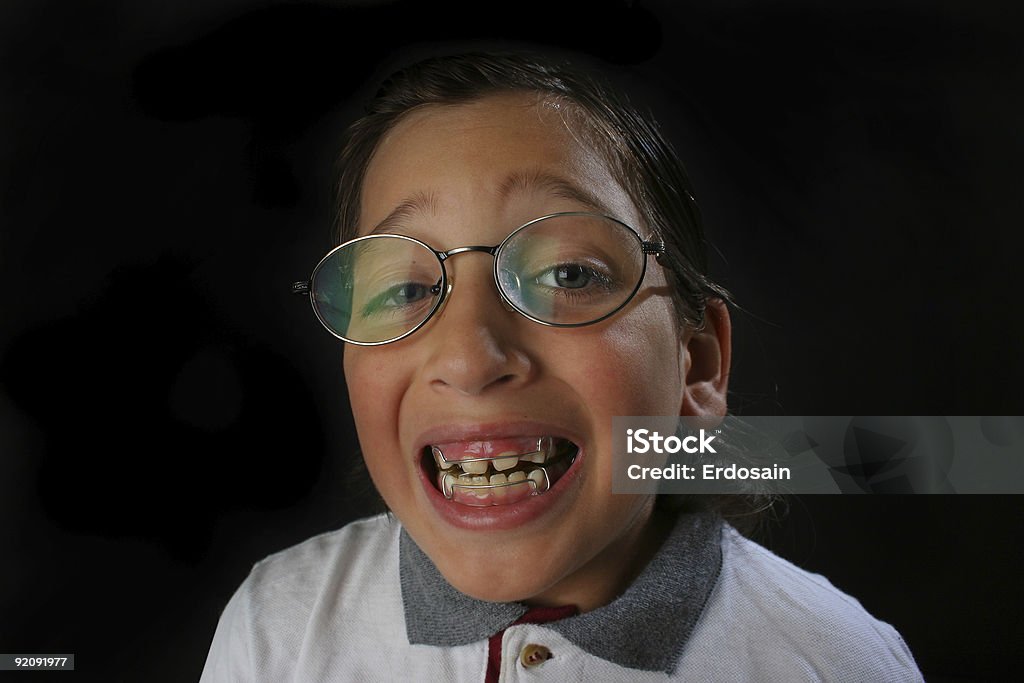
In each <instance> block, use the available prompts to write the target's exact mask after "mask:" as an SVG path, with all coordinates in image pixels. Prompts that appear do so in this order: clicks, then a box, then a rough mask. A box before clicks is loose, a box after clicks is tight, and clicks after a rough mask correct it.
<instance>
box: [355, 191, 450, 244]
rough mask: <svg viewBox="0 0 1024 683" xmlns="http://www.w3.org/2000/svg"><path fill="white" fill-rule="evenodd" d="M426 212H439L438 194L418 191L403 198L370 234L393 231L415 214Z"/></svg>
mask: <svg viewBox="0 0 1024 683" xmlns="http://www.w3.org/2000/svg"><path fill="white" fill-rule="evenodd" d="M425 213H437V195H436V194H435V193H433V192H417V193H416V194H414V195H412V196H411V197H409V198H407V199H404V200H402V201H401V202H400V203H399V204H398V206H396V207H395V208H393V209H392V210H391V213H389V214H388V215H387V216H385V217H384V220H382V221H381V222H380V223H378V224H377V225H376V226H374V228H373V230H371V231H370V232H369V234H371V235H373V234H375V233H386V232H393V231H394V229H395V228H396V227H398V226H400V225H402V224H403V223H408V222H409V221H410V219H412V218H413V216H416V215H420V214H425Z"/></svg>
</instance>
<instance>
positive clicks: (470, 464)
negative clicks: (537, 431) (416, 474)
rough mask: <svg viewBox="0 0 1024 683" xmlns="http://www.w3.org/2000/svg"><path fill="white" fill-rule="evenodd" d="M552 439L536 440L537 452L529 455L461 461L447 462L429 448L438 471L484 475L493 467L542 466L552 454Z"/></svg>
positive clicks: (504, 454) (434, 447) (439, 452)
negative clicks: (530, 464) (523, 462)
mask: <svg viewBox="0 0 1024 683" xmlns="http://www.w3.org/2000/svg"><path fill="white" fill-rule="evenodd" d="M553 441H554V440H553V439H552V438H551V437H549V436H545V437H541V438H540V439H538V440H537V450H536V451H533V452H531V453H522V454H518V455H517V454H516V453H514V452H512V451H505V452H503V453H500V454H498V455H495V456H489V457H482V458H464V459H462V460H448V459H446V458H445V456H444V453H443V452H442V451H441V449H440V448H438V447H437V446H431V447H430V452H431V453H432V454H433V456H434V462H435V463H437V467H438V469H440V470H442V471H445V470H450V469H451V468H453V467H458V468H460V469H461V470H462V471H463V472H464V473H466V474H475V475H480V474H486V473H487V470H488V468H489V467H491V466H493V467H494V469H495V470H496V471H497V472H504V471H506V470H510V469H512V468H513V467H515V466H516V465H518V464H519V462H520V461H521V460H522V461H525V462H532V463H536V464H538V465H543V464H544V463H545V462H547V459H548V456H549V455H550V454H551V453H552V452H553V450H554V446H553Z"/></svg>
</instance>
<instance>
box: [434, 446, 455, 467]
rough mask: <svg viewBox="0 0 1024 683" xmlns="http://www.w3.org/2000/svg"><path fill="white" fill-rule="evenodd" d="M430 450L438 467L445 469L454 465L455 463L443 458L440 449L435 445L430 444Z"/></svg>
mask: <svg viewBox="0 0 1024 683" xmlns="http://www.w3.org/2000/svg"><path fill="white" fill-rule="evenodd" d="M430 452H431V454H433V456H434V462H435V463H437V467H438V469H442V470H447V469H451V468H452V466H454V465H455V463H453V462H448V461H447V460H445V459H444V453H442V452H441V449H440V448H438V447H437V446H431V447H430Z"/></svg>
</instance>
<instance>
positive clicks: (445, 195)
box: [359, 93, 638, 233]
mask: <svg viewBox="0 0 1024 683" xmlns="http://www.w3.org/2000/svg"><path fill="white" fill-rule="evenodd" d="M565 107H566V105H563V104H559V103H557V102H555V101H551V100H549V99H545V98H544V97H543V96H541V95H540V94H536V93H503V94H497V95H490V96H487V97H484V98H481V99H479V100H475V101H472V102H469V103H466V104H458V105H426V106H423V107H421V108H419V109H416V110H414V111H412V112H411V113H409V114H407V115H406V116H405V117H403V118H402V119H401V120H400V121H399V122H398V123H397V124H396V125H395V126H394V127H393V128H392V129H391V130H390V131H389V133H388V134H387V135H385V136H384V137H383V138H382V140H381V142H380V144H379V145H378V147H377V150H376V151H375V153H374V156H373V158H372V159H371V161H370V164H369V166H368V168H367V172H366V176H365V178H364V182H363V187H362V192H361V201H360V204H361V209H362V210H361V216H360V220H359V231H360V232H361V233H365V232H368V231H370V230H372V229H373V228H374V226H376V225H377V224H378V223H379V222H380V221H381V220H382V219H384V217H385V216H387V215H388V214H389V213H390V212H393V211H394V209H395V207H396V206H401V205H402V203H403V202H405V203H409V202H410V201H411V200H414V201H415V203H417V204H418V205H423V204H425V205H428V207H429V209H430V210H431V211H434V212H441V211H445V210H450V209H452V208H456V207H457V208H459V209H465V210H473V209H480V210H483V209H485V208H491V209H496V208H498V209H500V207H498V206H497V205H498V204H499V203H502V202H505V201H506V200H508V199H509V197H510V195H516V196H519V197H522V196H526V197H529V196H535V197H541V198H543V196H544V195H558V196H561V197H563V198H565V197H570V196H572V195H574V193H573V192H572V191H571V190H572V189H573V188H576V189H578V190H581V191H582V192H581V193H575V196H577V198H578V197H580V196H581V195H589V196H590V197H592V198H594V199H597V200H598V204H599V205H600V207H603V208H604V211H602V212H604V213H610V214H612V215H613V216H615V217H616V218H619V219H620V220H624V221H626V222H627V223H631V224H633V225H638V216H637V215H636V214H637V212H636V209H635V207H634V206H633V204H632V202H631V201H630V200H629V198H628V196H627V195H626V193H625V191H624V190H623V189H622V188H621V186H620V185H619V184H618V182H617V181H616V180H615V179H614V177H613V175H612V173H611V171H610V169H609V167H608V164H607V163H606V161H605V159H604V158H603V156H602V155H601V154H600V153H599V152H598V150H597V149H595V148H594V145H593V144H591V140H592V134H591V133H590V132H589V131H588V130H586V128H587V126H584V125H581V123H580V121H579V118H580V117H578V116H572V115H569V112H568V111H567V110H566V108H565ZM553 181H554V182H553ZM558 181H565V182H563V183H560V182H558ZM563 190H569V191H563ZM569 208H597V207H580V206H576V207H569ZM531 217H532V216H531Z"/></svg>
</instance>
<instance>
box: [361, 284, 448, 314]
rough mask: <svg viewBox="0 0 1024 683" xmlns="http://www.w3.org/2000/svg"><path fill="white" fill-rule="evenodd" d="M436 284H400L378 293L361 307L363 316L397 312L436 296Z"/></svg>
mask: <svg viewBox="0 0 1024 683" xmlns="http://www.w3.org/2000/svg"><path fill="white" fill-rule="evenodd" d="M437 289H438V284H428V283H423V282H402V283H399V284H396V285H393V286H391V287H388V288H387V289H385V290H384V291H382V292H380V293H378V294H377V295H376V296H374V297H373V298H372V299H370V300H369V301H367V302H366V304H364V305H363V315H364V316H371V315H374V314H377V313H383V312H386V311H389V310H397V309H401V308H404V307H407V306H411V305H413V304H417V303H419V302H421V301H423V300H424V299H427V298H429V297H430V296H433V295H434V294H436V292H437Z"/></svg>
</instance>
